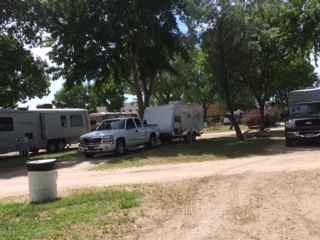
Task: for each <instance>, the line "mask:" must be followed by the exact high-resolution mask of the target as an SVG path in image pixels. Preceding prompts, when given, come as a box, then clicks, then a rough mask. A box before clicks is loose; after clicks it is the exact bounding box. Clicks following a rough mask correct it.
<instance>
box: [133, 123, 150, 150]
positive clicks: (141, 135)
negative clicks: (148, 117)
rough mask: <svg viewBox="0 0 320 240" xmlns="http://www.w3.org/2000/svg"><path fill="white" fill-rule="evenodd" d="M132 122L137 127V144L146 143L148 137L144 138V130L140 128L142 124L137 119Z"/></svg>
mask: <svg viewBox="0 0 320 240" xmlns="http://www.w3.org/2000/svg"><path fill="white" fill-rule="evenodd" d="M134 122H135V124H136V127H137V130H138V132H137V144H144V143H146V141H147V139H149V137H148V136H146V129H145V128H144V127H143V126H142V123H141V121H140V119H139V118H134Z"/></svg>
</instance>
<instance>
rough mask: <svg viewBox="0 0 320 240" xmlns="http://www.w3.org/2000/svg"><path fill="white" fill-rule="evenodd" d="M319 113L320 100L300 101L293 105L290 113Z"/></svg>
mask: <svg viewBox="0 0 320 240" xmlns="http://www.w3.org/2000/svg"><path fill="white" fill-rule="evenodd" d="M307 114H320V102H312V103H311V102H310V103H300V104H296V105H294V106H293V108H292V109H291V111H290V115H307Z"/></svg>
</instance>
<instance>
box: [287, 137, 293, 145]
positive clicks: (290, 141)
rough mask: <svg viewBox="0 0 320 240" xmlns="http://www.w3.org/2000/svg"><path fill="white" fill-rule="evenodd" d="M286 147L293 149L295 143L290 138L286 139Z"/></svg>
mask: <svg viewBox="0 0 320 240" xmlns="http://www.w3.org/2000/svg"><path fill="white" fill-rule="evenodd" d="M286 146H287V147H292V146H293V141H292V139H290V138H286Z"/></svg>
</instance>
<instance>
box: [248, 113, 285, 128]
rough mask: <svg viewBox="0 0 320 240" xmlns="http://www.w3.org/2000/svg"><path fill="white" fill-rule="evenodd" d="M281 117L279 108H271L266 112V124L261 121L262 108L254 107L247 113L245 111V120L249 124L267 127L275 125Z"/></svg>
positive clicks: (249, 125)
mask: <svg viewBox="0 0 320 240" xmlns="http://www.w3.org/2000/svg"><path fill="white" fill-rule="evenodd" d="M279 118H280V112H279V110H277V109H270V110H267V111H265V112H264V124H261V122H260V110H259V109H253V110H251V111H249V112H247V113H244V115H243V120H244V123H245V124H246V125H247V126H248V127H251V126H254V125H264V126H265V127H270V126H274V125H275V124H276V122H277V121H278V120H279Z"/></svg>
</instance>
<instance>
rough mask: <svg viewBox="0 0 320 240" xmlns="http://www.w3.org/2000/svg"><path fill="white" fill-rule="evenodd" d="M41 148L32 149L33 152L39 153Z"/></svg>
mask: <svg viewBox="0 0 320 240" xmlns="http://www.w3.org/2000/svg"><path fill="white" fill-rule="evenodd" d="M39 150H40V149H32V150H31V152H32V153H33V154H37V153H38V152H39Z"/></svg>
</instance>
